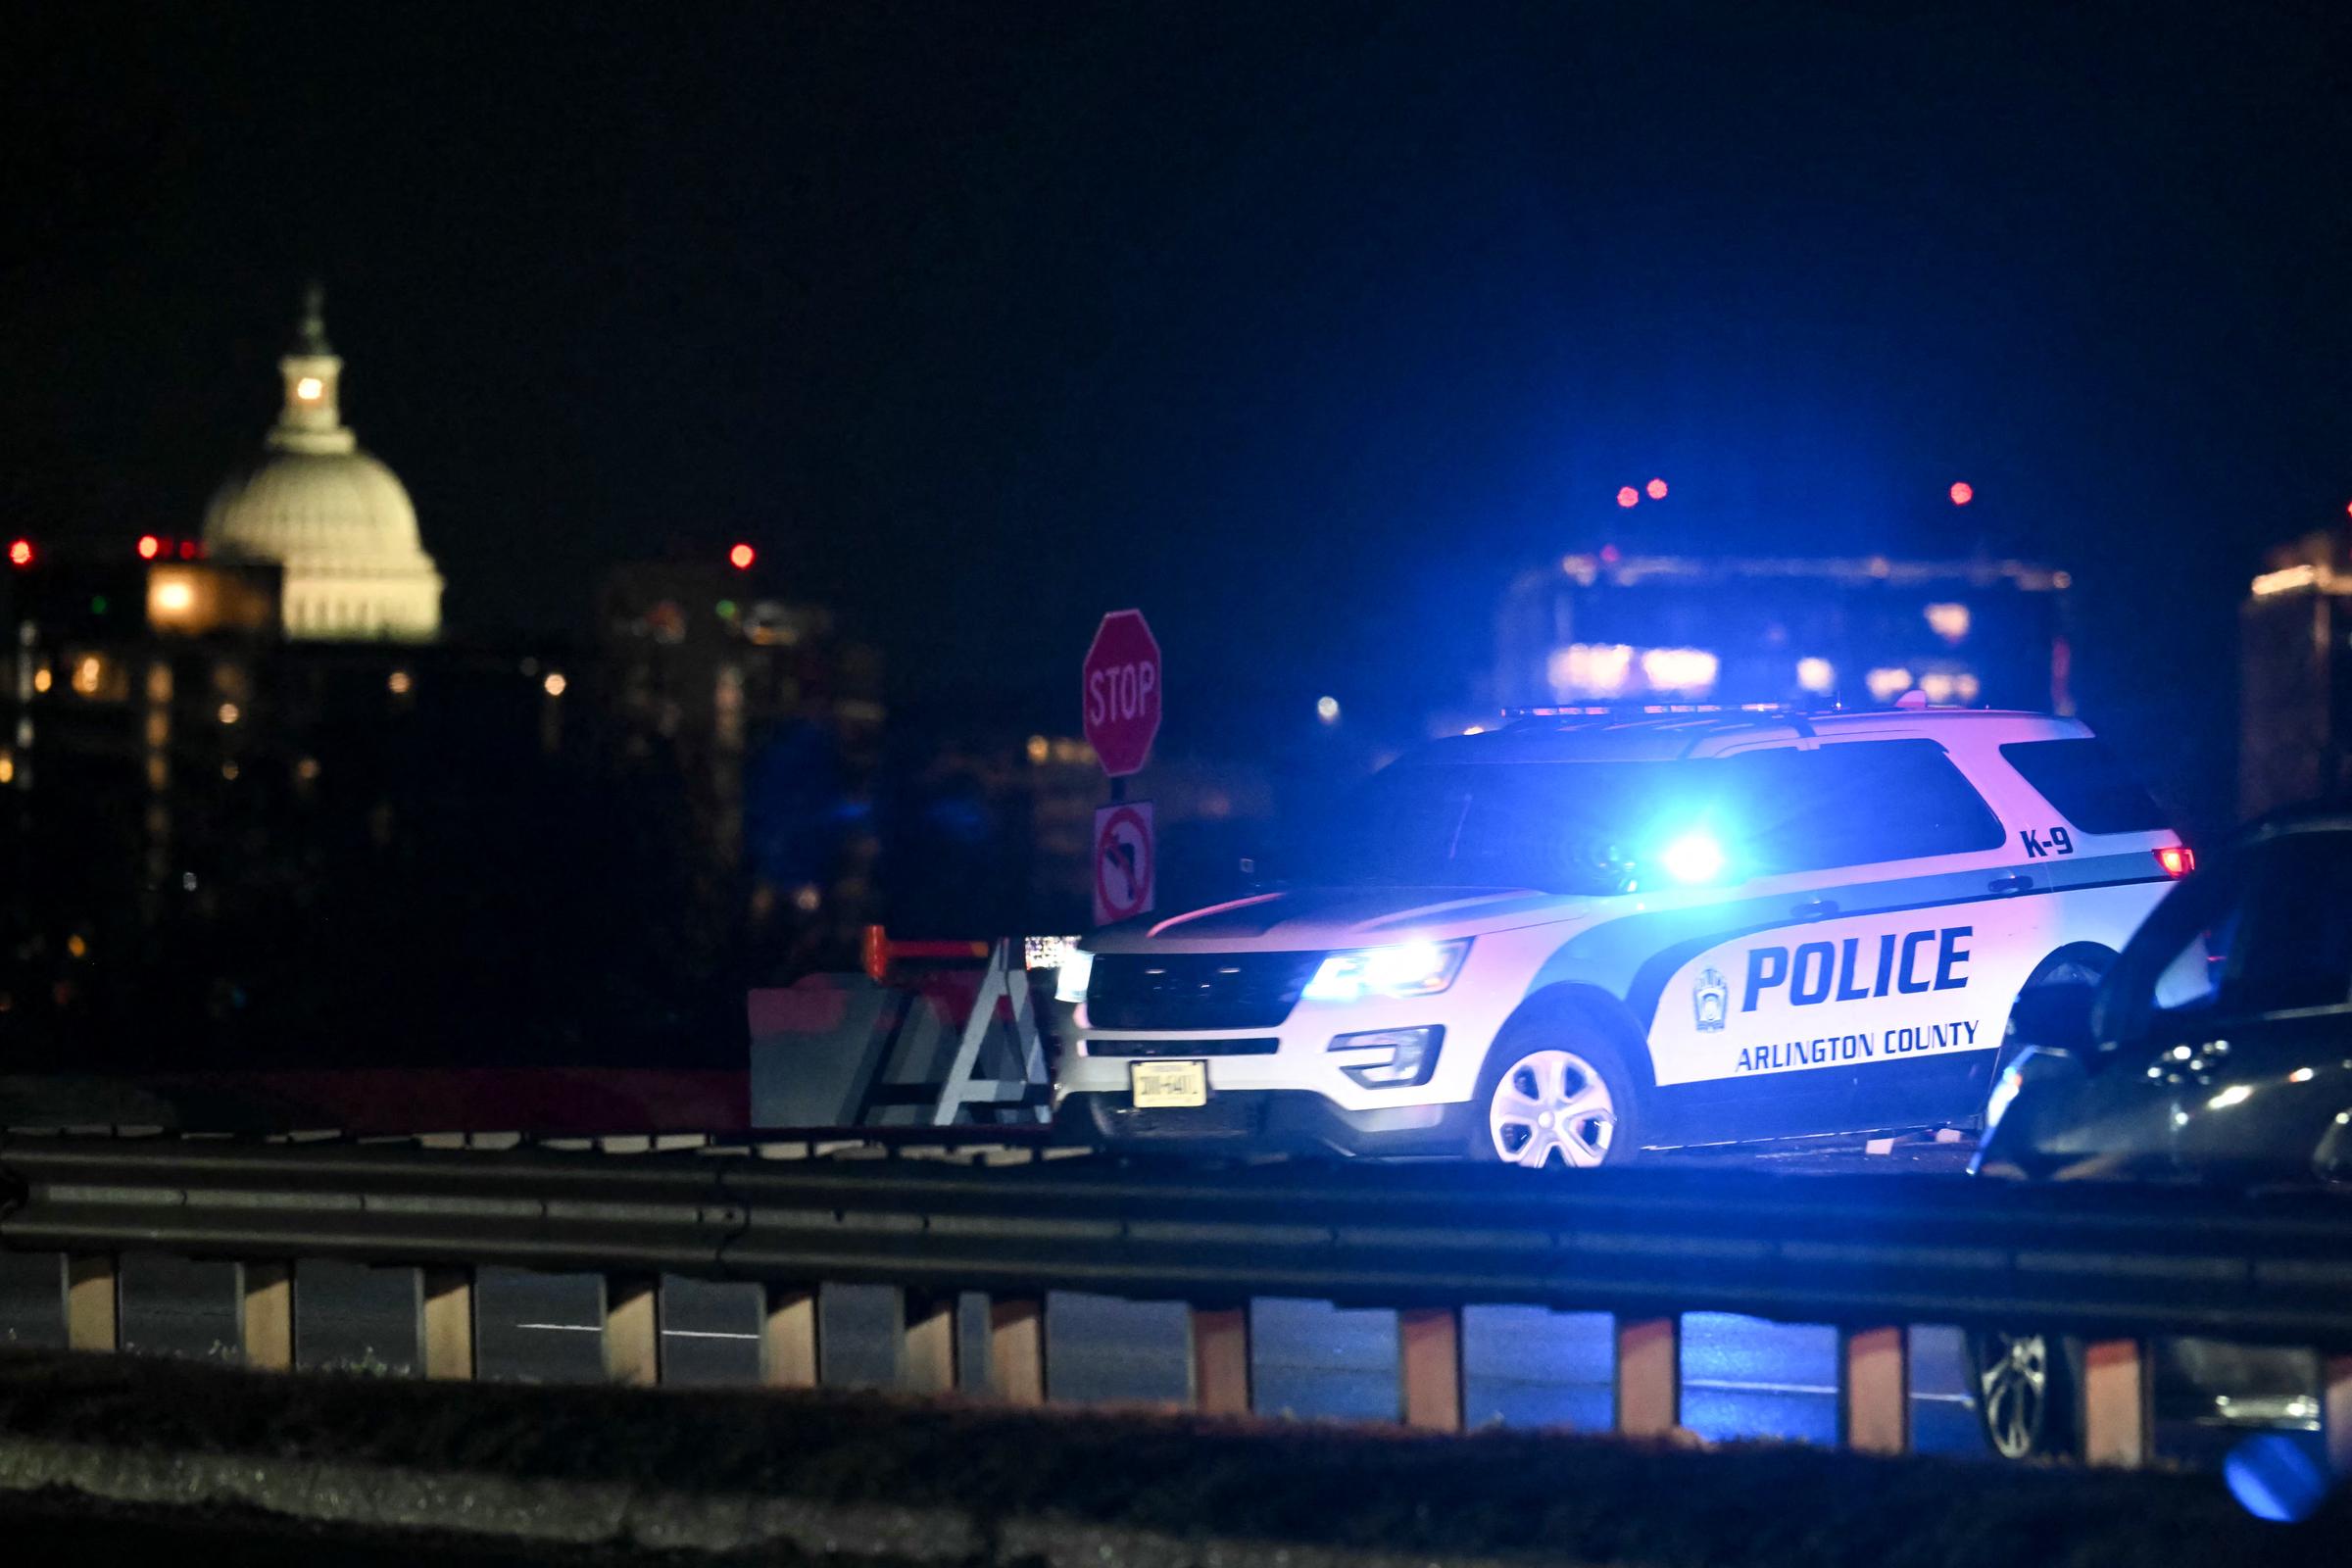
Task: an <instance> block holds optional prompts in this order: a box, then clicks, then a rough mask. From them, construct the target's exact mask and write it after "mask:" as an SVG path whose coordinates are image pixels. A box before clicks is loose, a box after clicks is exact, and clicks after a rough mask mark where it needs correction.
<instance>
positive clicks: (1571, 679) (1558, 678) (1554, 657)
mask: <svg viewBox="0 0 2352 1568" xmlns="http://www.w3.org/2000/svg"><path fill="white" fill-rule="evenodd" d="M1633 665H1634V651H1633V649H1631V648H1629V647H1628V646H1626V645H1625V644H1624V643H1570V644H1569V645H1568V646H1567V647H1565V648H1555V649H1553V650H1552V651H1551V658H1550V659H1549V660H1548V661H1547V662H1546V667H1545V669H1544V674H1545V675H1546V676H1547V677H1548V678H1549V679H1550V682H1551V689H1552V692H1553V694H1554V695H1556V696H1559V697H1562V698H1568V697H1616V696H1620V695H1622V694H1623V693H1624V691H1625V682H1626V677H1627V676H1628V675H1629V674H1631V673H1632V670H1633Z"/></svg>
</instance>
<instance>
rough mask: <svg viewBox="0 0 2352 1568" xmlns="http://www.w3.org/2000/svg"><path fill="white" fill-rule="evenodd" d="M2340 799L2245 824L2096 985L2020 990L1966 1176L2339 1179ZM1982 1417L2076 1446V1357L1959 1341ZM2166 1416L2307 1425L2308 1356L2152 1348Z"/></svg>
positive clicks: (2046, 1344) (2351, 1177) (2351, 1087)
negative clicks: (2023, 998)
mask: <svg viewBox="0 0 2352 1568" xmlns="http://www.w3.org/2000/svg"><path fill="white" fill-rule="evenodd" d="M2348 888H2352V807H2346V808H2337V809H2315V810H2304V811H2300V812H2296V813H2292V814H2289V815H2283V816H2279V817H2276V818H2272V819H2268V820H2266V821H2264V822H2262V823H2260V824H2258V825H2257V826H2255V827H2254V828H2252V829H2250V830H2248V832H2247V833H2246V834H2245V836H2244V837H2243V838H2242V839H2241V840H2240V841H2239V842H2238V843H2237V844H2236V846H2235V847H2234V848H2233V850H2232V851H2231V852H2230V853H2229V854H2228V855H2227V856H2225V857H2223V858H2221V859H2220V860H2219V861H2218V862H2217V863H2215V864H2213V865H2211V866H2209V867H2207V868H2205V869H2202V870H2199V871H2198V872H2196V873H2195V874H2194V875H2192V876H2190V877H2188V878H2187V879H2186V880H2184V881H2183V882H2181V883H2180V885H2179V886H2178V887H2176V888H2175V889H2174V890H2173V891H2172V893H2171V894H2170V895H2168V896H2167V897H2166V898H2165V900H2164V901H2163V902H2162V903H2161V904H2159V905H2158V906H2157V907H2156V909H2155V911H2154V912H2153V913H2152V914H2150V915H2149V916H2148V920H2147V923H2146V924H2145V925H2143V926H2142V927H2140V929H2139V931H2138V933H2137V934H2136V935H2134V936H2133V937H2132V939H2131V942H2130V943H2128V944H2127V945H2126V946H2125V948H2124V951H2123V953H2122V954H2121V955H2120V956H2118V957H2117V959H2116V961H2115V964H2114V967H2113V968H2112V969H2110V970H2109V971H2108V973H2107V975H2106V977H2105V979H2104V980H2103V981H2101V982H2100V983H2099V984H2098V985H2097V986H2095V987H2092V986H2089V985H2082V984H2078V985H2073V986H2060V987H2050V988H2046V989H2045V990H2043V991H2042V992H2041V993H2040V994H2039V995H2037V996H2036V997H2034V998H2033V999H2031V1000H2030V1003H2029V1002H2021V1004H2020V1005H2019V1007H2018V1009H2017V1012H2016V1014H2015V1016H2014V1017H2013V1018H2012V1020H2011V1025H2010V1040H2009V1048H2008V1050H2009V1054H2008V1055H2007V1059H2006V1060H2005V1061H2004V1063H2003V1064H2002V1066H2001V1067H2000V1068H1999V1070H1998V1073H1997V1076H1996V1080H1995V1084H1994V1088H1993V1092H1992V1096H1991V1100H1990V1103H1989V1104H1988V1106H1987V1109H1986V1126H1985V1137H1984V1140H1983V1143H1982V1144H1981V1146H1980V1147H1979V1149H1978V1152H1977V1156H1976V1160H1975V1162H1974V1165H1973V1167H1972V1168H1973V1169H1974V1170H1975V1171H1976V1173H1977V1174H1979V1175H1985V1176H2004V1177H2010V1178H2022V1179H2026V1180H2034V1181H2067V1180H2082V1179H2095V1178H2101V1177H2111V1178H2131V1179H2138V1180H2158V1181H2163V1180H2172V1181H2194V1182H2200V1183H2210V1184H2217V1185H2227V1186H2231V1187H2235V1188H2241V1189H2243V1188H2266V1187H2269V1188H2279V1187H2292V1188H2303V1189H2309V1188H2312V1187H2315V1186H2318V1187H2337V1188H2347V1189H2352V898H2347V896H2346V889H2348ZM1970 1348H1971V1357H1972V1361H1973V1367H1972V1370H1973V1371H1974V1373H1975V1375H1976V1379H1977V1395H1978V1400H1977V1403H1978V1409H1979V1412H1980V1415H1981V1416H1982V1418H1983V1420H1984V1423H1985V1436H1986V1438H1987V1440H1988V1441H1990V1443H1991V1444H1992V1446H1993V1447H1994V1448H1995V1449H1996V1450H1998V1451H1999V1452H2001V1453H2003V1454H2007V1455H2010V1456H2013V1457H2024V1456H2026V1455H2029V1454H2036V1453H2057V1452H2066V1451H2070V1450H2071V1449H2072V1448H2073V1447H2074V1446H2075V1442H2076V1438H2077V1420H2076V1413H2075V1392H2076V1389H2077V1388H2078V1387H2079V1379H2078V1376H2077V1374H2078V1372H2079V1365H2080V1352H2079V1348H2077V1347H2074V1346H2071V1345H2069V1344H2068V1343H2066V1342H2064V1341H2061V1340H2059V1339H2057V1338H2055V1337H2049V1336H2042V1335H1999V1334H1985V1335H1978V1336H1973V1337H1972V1339H1971V1347H1970ZM2156 1377H2157V1409H2158V1414H2159V1416H2160V1417H2163V1418H2172V1419H2180V1418H2186V1419H2192V1420H2197V1421H2202V1422H2213V1423H2223V1424H2228V1425H2258V1426H2288V1427H2304V1428H2309V1427H2311V1426H2313V1425H2315V1424H2316V1423H2317V1421H2318V1416H2319V1399H2318V1389H2319V1368H2318V1365H2317V1362H2316V1360H2315V1358H2314V1357H2313V1356H2311V1355H2310V1354H2308V1353H2305V1352H2300V1351H2288V1350H2278V1349H2254V1348H2243V1347H2235V1346H2229V1345H2225V1344H2222V1343H2220V1342H2216V1341H2206V1340H2176V1341H2170V1342H2164V1343H2162V1344H2160V1346H2159V1348H2158V1358H2157V1367H2156Z"/></svg>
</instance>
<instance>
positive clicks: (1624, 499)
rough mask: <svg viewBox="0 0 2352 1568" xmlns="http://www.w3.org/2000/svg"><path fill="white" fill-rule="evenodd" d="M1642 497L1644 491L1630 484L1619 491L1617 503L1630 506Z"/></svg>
mask: <svg viewBox="0 0 2352 1568" xmlns="http://www.w3.org/2000/svg"><path fill="white" fill-rule="evenodd" d="M1641 499H1642V492H1641V491H1639V490H1637V489H1635V488H1634V487H1633V486H1632V485H1630V484H1629V485H1627V486H1626V487H1625V488H1624V489H1622V490H1619V491H1618V492H1617V504H1618V505H1619V506H1621V507H1630V506H1632V505H1634V504H1635V503H1636V502H1638V501H1640V500H1641Z"/></svg>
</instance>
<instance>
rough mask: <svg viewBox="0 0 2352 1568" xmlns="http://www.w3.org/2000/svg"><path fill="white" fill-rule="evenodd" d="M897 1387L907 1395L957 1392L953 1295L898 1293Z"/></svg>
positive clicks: (954, 1295)
mask: <svg viewBox="0 0 2352 1568" xmlns="http://www.w3.org/2000/svg"><path fill="white" fill-rule="evenodd" d="M899 1300H900V1303H901V1305H900V1321H901V1323H902V1324H903V1325H904V1328H903V1331H902V1333H901V1335H900V1338H899V1387H900V1388H902V1389H904V1390H906V1391H907V1393H909V1394H954V1393H955V1392H956V1293H955V1292H953V1291H941V1292H930V1291H901V1292H900V1293H899Z"/></svg>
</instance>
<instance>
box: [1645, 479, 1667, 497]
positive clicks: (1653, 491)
mask: <svg viewBox="0 0 2352 1568" xmlns="http://www.w3.org/2000/svg"><path fill="white" fill-rule="evenodd" d="M1642 489H1644V490H1646V491H1648V492H1649V499H1650V500H1652V501H1663V500H1665V499H1666V481H1665V480H1663V479H1652V480H1650V481H1649V483H1647V484H1645V485H1643V486H1642Z"/></svg>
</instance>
